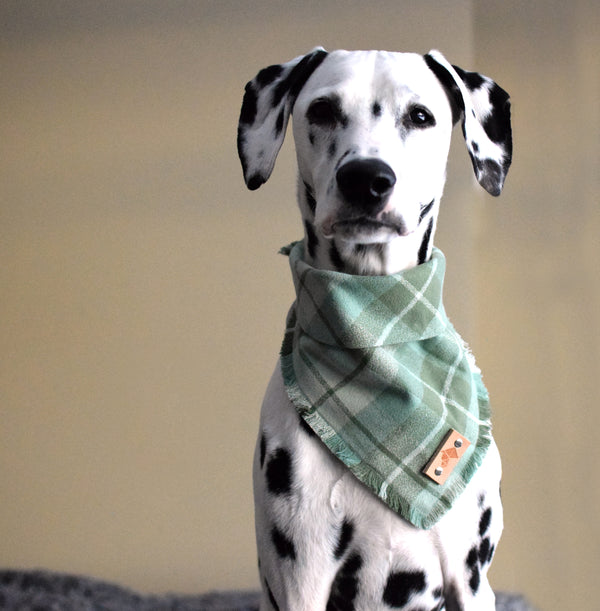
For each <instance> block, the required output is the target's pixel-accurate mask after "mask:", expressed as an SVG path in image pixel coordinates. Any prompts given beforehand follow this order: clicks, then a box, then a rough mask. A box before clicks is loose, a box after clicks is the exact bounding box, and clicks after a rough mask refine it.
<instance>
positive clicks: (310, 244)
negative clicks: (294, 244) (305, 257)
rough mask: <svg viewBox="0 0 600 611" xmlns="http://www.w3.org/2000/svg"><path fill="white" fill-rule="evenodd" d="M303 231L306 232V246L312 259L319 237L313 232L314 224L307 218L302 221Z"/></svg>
mask: <svg viewBox="0 0 600 611" xmlns="http://www.w3.org/2000/svg"><path fill="white" fill-rule="evenodd" d="M304 231H305V233H306V248H307V250H308V254H309V256H310V257H311V259H313V258H314V256H315V253H316V251H317V247H318V246H319V238H318V237H317V234H316V232H315V228H314V225H313V224H312V223H311V222H310V221H308V220H305V221H304Z"/></svg>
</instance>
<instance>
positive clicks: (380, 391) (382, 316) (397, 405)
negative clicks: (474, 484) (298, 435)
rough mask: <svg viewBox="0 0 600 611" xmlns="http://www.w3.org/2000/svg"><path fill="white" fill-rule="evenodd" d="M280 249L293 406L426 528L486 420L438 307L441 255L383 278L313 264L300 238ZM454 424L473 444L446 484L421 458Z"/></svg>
mask: <svg viewBox="0 0 600 611" xmlns="http://www.w3.org/2000/svg"><path fill="white" fill-rule="evenodd" d="M282 252H284V254H288V255H289V259H290V266H291V269H292V275H293V279H294V285H295V288H296V302H295V303H294V305H293V306H292V309H291V310H290V315H289V317H288V324H287V328H286V332H285V337H284V341H283V346H282V349H281V363H282V372H283V378H284V381H285V384H286V389H287V392H288V395H289V397H290V399H291V400H292V402H293V403H294V405H295V406H296V408H297V410H298V412H299V414H300V415H301V416H302V418H304V420H305V421H306V422H307V423H308V425H309V426H310V427H311V428H312V429H313V430H314V431H315V433H317V435H318V436H319V437H320V438H321V440H322V441H323V443H325V445H326V446H327V447H328V448H329V449H330V450H331V451H332V452H333V453H334V454H335V455H336V456H337V457H338V458H339V459H340V460H342V461H343V462H344V464H346V465H347V467H348V468H349V469H350V470H351V471H352V472H353V473H354V475H355V476H356V477H358V479H359V480H361V481H362V482H363V483H364V484H366V485H367V486H368V487H369V488H371V489H372V490H373V492H375V494H377V496H379V497H380V498H381V499H382V500H383V501H385V502H386V503H387V504H388V505H389V506H390V507H391V508H392V509H393V510H394V511H396V512H398V513H399V514H400V515H401V516H402V517H403V518H405V519H406V520H408V521H409V522H411V523H412V524H414V525H415V526H417V527H419V528H430V527H431V526H433V525H434V524H435V523H436V522H437V521H438V520H439V519H440V518H441V517H442V516H443V515H444V513H446V512H447V511H448V509H450V507H451V506H452V503H453V501H454V500H455V499H456V498H457V497H458V495H459V494H460V493H461V492H462V490H463V489H464V487H465V486H466V484H467V483H468V481H469V480H470V478H471V477H472V476H473V474H474V473H475V471H476V469H477V467H478V466H479V465H480V464H481V462H482V460H483V457H484V456H485V453H486V451H487V449H488V447H489V443H490V439H491V426H490V422H489V405H488V395H487V391H486V389H485V387H484V385H483V382H482V380H481V376H480V372H479V370H478V368H477V367H476V365H475V363H474V359H473V358H472V356H471V354H470V353H469V351H468V349H467V348H466V346H465V344H464V342H463V340H462V339H461V337H460V336H459V335H458V333H457V332H456V331H455V330H454V328H453V327H452V325H451V323H450V321H449V320H448V318H447V317H446V314H445V312H444V307H443V305H442V287H443V280H444V271H445V258H444V255H443V254H442V252H441V251H440V250H438V249H434V251H433V254H432V257H431V259H430V260H429V261H427V262H426V263H424V264H422V265H419V266H417V267H415V268H412V269H409V270H406V271H404V272H401V273H399V274H395V275H393V276H354V275H349V274H342V273H338V272H330V271H324V270H319V269H315V268H313V267H311V266H309V265H308V264H307V263H306V262H304V261H303V243H302V242H296V243H295V244H292V245H291V246H290V247H288V248H287V249H283V250H282ZM449 429H454V430H456V431H458V432H459V433H460V434H462V435H463V436H464V437H466V438H467V439H468V440H469V441H470V442H471V445H470V446H469V448H468V450H467V451H466V453H465V455H464V456H463V457H462V458H461V460H460V461H459V463H458V465H457V466H456V467H455V469H454V471H453V472H452V473H451V475H450V476H449V478H448V480H447V481H446V483H445V484H443V485H439V484H436V483H435V482H432V481H431V480H430V479H429V478H428V477H427V476H425V475H424V474H423V473H422V470H423V467H424V466H425V465H426V463H427V462H428V461H429V459H430V458H431V456H432V455H433V454H434V452H435V450H436V449H437V447H438V445H439V443H440V441H441V440H442V439H443V437H444V436H445V435H446V433H447V432H448V431H449Z"/></svg>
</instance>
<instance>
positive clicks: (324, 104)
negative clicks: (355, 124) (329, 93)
mask: <svg viewBox="0 0 600 611" xmlns="http://www.w3.org/2000/svg"><path fill="white" fill-rule="evenodd" d="M338 114H339V111H338V108H337V106H335V105H334V104H333V102H332V101H331V100H326V99H321V100H315V101H314V102H313V103H312V104H311V105H310V106H309V108H308V112H307V113H306V117H307V118H308V120H309V121H310V123H313V124H315V125H321V126H323V127H333V126H334V125H335V124H336V123H337V119H338Z"/></svg>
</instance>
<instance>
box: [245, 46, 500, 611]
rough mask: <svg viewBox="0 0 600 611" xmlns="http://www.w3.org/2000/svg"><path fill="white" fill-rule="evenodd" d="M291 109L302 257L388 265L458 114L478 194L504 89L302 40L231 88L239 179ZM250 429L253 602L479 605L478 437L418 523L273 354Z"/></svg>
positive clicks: (492, 496) (491, 186) (440, 61)
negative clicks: (466, 465)
mask: <svg viewBox="0 0 600 611" xmlns="http://www.w3.org/2000/svg"><path fill="white" fill-rule="evenodd" d="M290 116H293V122H292V126H293V131H294V140H295V144H296V154H297V160H298V174H299V177H298V187H297V197H298V203H299V206H300V211H301V215H302V218H303V225H304V234H305V245H306V250H305V255H306V257H307V258H308V260H309V261H310V262H311V263H312V264H313V265H314V266H316V267H318V268H322V269H331V270H337V271H342V272H345V273H354V274H388V273H394V272H397V271H400V270H403V269H407V268H409V267H412V266H414V265H418V264H420V263H423V262H425V261H427V260H428V259H429V257H430V256H431V250H432V247H433V238H434V233H435V228H436V223H437V217H438V211H439V204H440V199H441V195H442V190H443V186H444V180H445V167H446V158H447V153H448V148H449V142H450V135H451V131H452V127H453V125H454V124H455V123H457V122H458V121H460V122H461V127H462V132H463V136H464V138H465V143H466V147H467V151H468V153H469V156H470V158H471V162H472V165H473V170H474V172H475V175H476V177H477V179H478V181H479V182H480V184H481V185H482V186H483V187H484V188H485V189H486V190H487V191H488V192H489V193H491V194H492V195H498V194H499V193H500V191H501V190H502V187H503V184H504V179H505V177H506V172H507V171H508V167H509V165H510V160H511V155H512V141H511V132H510V104H509V101H508V94H506V92H505V91H504V90H503V89H502V88H500V87H499V86H498V85H497V84H496V83H494V82H493V81H492V80H491V79H489V78H488V77H486V76H483V75H481V74H478V73H476V72H468V71H465V70H462V69H461V68H459V67H457V66H453V65H451V64H450V63H449V62H448V61H447V60H446V59H445V58H444V57H443V56H442V55H441V54H440V53H439V52H437V51H431V52H430V53H428V54H427V55H425V56H420V55H416V54H401V53H385V52H346V51H334V52H332V53H327V52H326V51H325V50H323V49H321V48H317V49H314V50H313V51H311V52H310V53H308V54H307V55H304V56H300V57H297V58H295V59H293V60H291V61H290V62H287V63H283V64H278V65H274V66H270V67H268V68H265V69H264V70H261V71H260V72H259V73H258V74H257V76H256V77H255V78H254V79H253V80H252V81H250V82H249V83H248V85H247V86H246V91H245V95H244V101H243V104H242V110H241V113H240V122H239V127H238V151H239V155H240V159H241V162H242V168H243V172H244V179H245V181H246V184H247V186H248V187H249V188H250V189H256V188H258V187H260V186H261V185H262V184H263V183H264V182H265V181H266V180H267V179H268V178H269V176H270V174H271V172H272V170H273V166H274V164H275V159H276V157H277V153H278V151H279V149H280V147H281V145H282V143H283V140H284V137H285V132H286V127H287V124H288V121H289V118H290ZM292 323H293V321H288V324H292ZM260 430H261V433H260V435H259V439H258V441H257V446H256V454H255V463H254V496H255V507H256V511H255V518H256V534H257V544H258V552H259V570H260V573H261V583H262V584H263V597H262V600H261V607H260V609H261V611H272V610H280V609H281V610H282V611H283V610H286V611H323V610H326V611H337V610H344V611H352V610H356V611H384V610H385V611H389V610H390V609H402V610H404V611H421V610H427V611H430V610H431V611H434V610H437V611H440V610H442V609H445V611H461V610H466V611H492V610H493V609H494V594H493V592H492V590H491V588H490V585H489V583H488V581H487V570H488V568H489V565H490V562H491V561H492V558H493V556H494V552H495V550H496V546H497V544H498V540H499V538H500V534H501V531H502V505H501V502H500V495H499V485H498V484H499V481H500V459H499V455H498V451H497V448H496V446H495V444H494V443H493V442H492V444H491V448H490V450H489V451H488V454H487V455H486V458H485V459H484V463H483V464H482V466H481V467H480V468H479V470H478V471H477V473H476V474H475V475H474V477H473V479H472V480H471V482H470V483H469V485H468V487H467V489H466V490H465V492H464V493H463V494H462V495H461V496H460V497H459V499H458V500H457V501H456V504H455V505H454V506H453V508H452V509H451V510H450V511H449V512H448V513H447V514H446V515H445V516H444V517H443V518H441V520H440V521H439V522H438V523H437V524H436V525H435V526H434V527H433V528H432V529H431V530H429V531H424V530H418V529H416V528H414V527H413V526H411V525H410V524H408V523H407V522H405V521H404V520H402V519H401V518H400V517H399V516H398V515H397V514H395V513H393V512H392V511H391V510H390V509H389V508H388V507H387V506H386V505H385V504H383V503H382V502H381V501H379V500H378V499H377V498H375V497H374V495H373V494H372V493H371V492H370V491H368V490H367V488H366V487H364V486H363V485H362V484H360V483H359V482H358V480H356V479H355V478H354V476H352V475H351V474H350V473H349V471H348V470H347V469H346V468H345V467H344V466H343V465H342V463H341V462H339V461H338V460H337V459H336V458H335V457H334V456H333V455H331V454H330V453H329V451H328V450H326V449H325V446H324V445H323V444H322V443H321V441H320V439H319V438H318V437H317V436H316V435H315V433H314V432H313V431H312V429H311V428H310V427H309V426H308V425H307V424H306V422H305V421H304V420H303V419H302V418H300V417H299V416H298V414H297V412H296V410H295V408H294V407H293V405H292V404H291V402H290V401H289V398H288V396H287V393H286V391H285V389H284V385H283V380H282V377H281V372H280V368H279V366H278V367H277V368H276V370H275V373H274V374H273V377H272V379H271V382H270V384H269V387H268V389H267V393H266V395H265V399H264V402H263V407H262V411H261V429H260Z"/></svg>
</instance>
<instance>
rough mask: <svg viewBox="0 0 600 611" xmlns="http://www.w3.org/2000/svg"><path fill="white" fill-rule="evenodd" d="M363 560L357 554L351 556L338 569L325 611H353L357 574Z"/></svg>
mask: <svg viewBox="0 0 600 611" xmlns="http://www.w3.org/2000/svg"><path fill="white" fill-rule="evenodd" d="M362 564H363V560H362V558H361V556H360V555H359V554H352V555H350V556H349V557H348V559H347V560H346V562H344V564H343V565H342V566H341V567H340V569H339V571H338V572H337V574H336V576H335V579H334V580H333V583H332V584H331V591H330V594H329V600H328V601H327V607H326V611H354V609H355V606H354V603H355V600H356V595H357V594H358V583H359V581H358V574H359V572H360V569H361V567H362Z"/></svg>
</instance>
